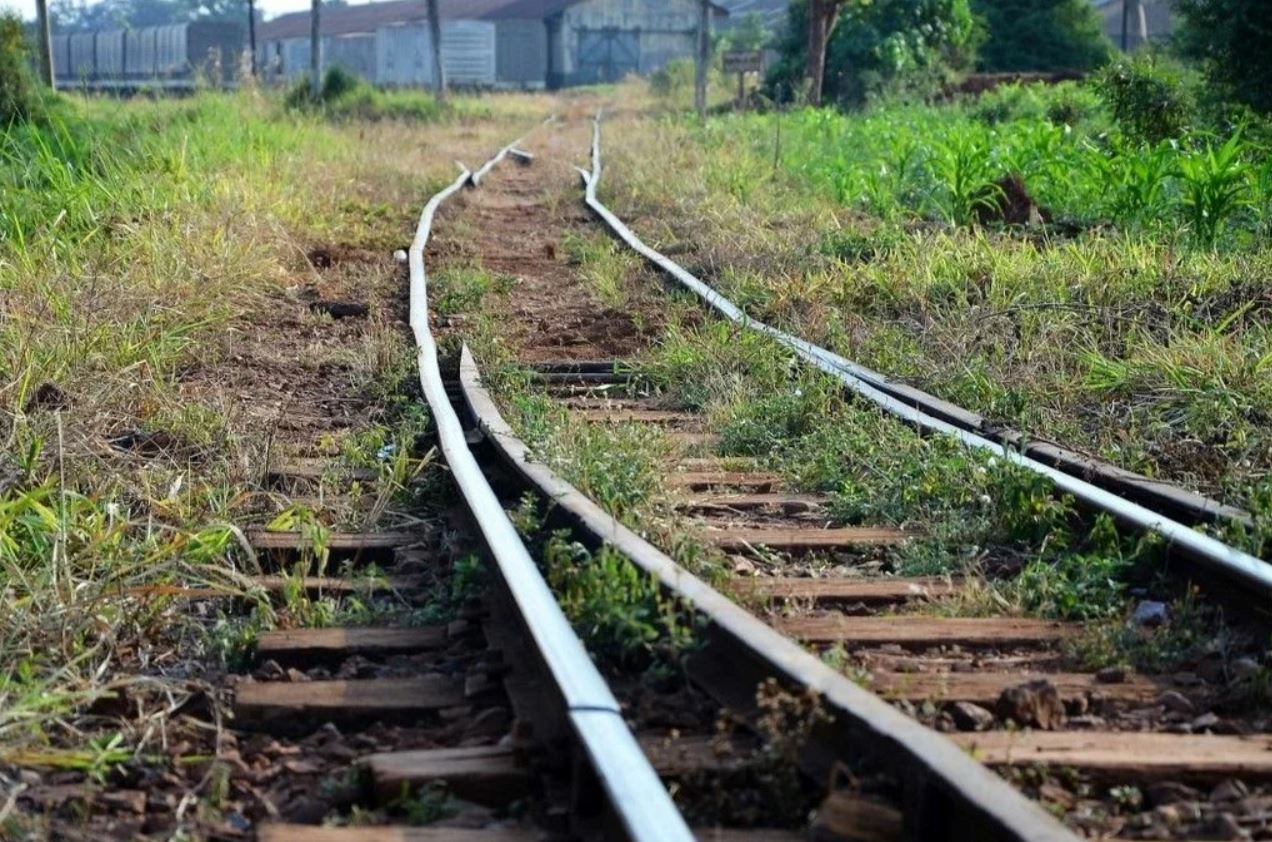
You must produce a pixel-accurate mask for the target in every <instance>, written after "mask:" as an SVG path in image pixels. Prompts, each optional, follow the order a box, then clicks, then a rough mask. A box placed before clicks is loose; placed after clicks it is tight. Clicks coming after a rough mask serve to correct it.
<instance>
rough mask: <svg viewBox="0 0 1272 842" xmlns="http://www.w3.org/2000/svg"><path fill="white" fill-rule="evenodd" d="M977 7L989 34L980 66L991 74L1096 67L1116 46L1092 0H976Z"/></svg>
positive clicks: (1089, 68)
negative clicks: (1106, 32) (1105, 32)
mask: <svg viewBox="0 0 1272 842" xmlns="http://www.w3.org/2000/svg"><path fill="white" fill-rule="evenodd" d="M1130 2H1131V0H1127V5H1128V7H1129V5H1130ZM972 11H974V12H975V13H976V15H977V16H978V17H980V19H981V20H982V21H983V22H984V25H985V30H986V35H987V37H986V39H985V43H984V45H983V46H982V47H981V50H980V61H979V62H978V66H979V67H980V69H982V70H985V71H989V72H991V73H1009V72H1019V71H1029V70H1091V69H1092V68H1095V67H1098V66H1100V65H1101V64H1103V63H1104V62H1106V61H1108V59H1109V56H1110V53H1111V51H1112V48H1113V44H1112V42H1111V41H1109V39H1108V36H1106V35H1105V34H1104V21H1103V20H1102V19H1101V17H1100V13H1099V11H1098V10H1097V9H1096V8H1095V6H1094V5H1093V4H1092V3H1091V0H973V2H972Z"/></svg>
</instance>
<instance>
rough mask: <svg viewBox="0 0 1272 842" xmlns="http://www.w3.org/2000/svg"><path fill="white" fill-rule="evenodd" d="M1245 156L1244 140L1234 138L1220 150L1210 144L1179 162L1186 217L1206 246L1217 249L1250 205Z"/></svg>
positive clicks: (1195, 234) (1194, 233) (1248, 172)
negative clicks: (1220, 239)
mask: <svg viewBox="0 0 1272 842" xmlns="http://www.w3.org/2000/svg"><path fill="white" fill-rule="evenodd" d="M1241 152H1242V148H1241V136H1240V135H1235V134H1234V135H1233V136H1232V137H1230V138H1229V139H1228V141H1227V142H1226V143H1224V144H1223V145H1222V146H1220V147H1218V148H1215V147H1214V146H1213V145H1211V144H1206V145H1205V146H1204V147H1202V148H1201V149H1198V150H1196V151H1194V152H1191V153H1189V154H1187V155H1184V156H1183V157H1181V158H1180V159H1179V181H1180V190H1181V192H1182V194H1183V197H1182V204H1183V209H1184V217H1185V219H1187V220H1188V226H1189V228H1190V229H1191V230H1192V233H1193V235H1194V236H1195V237H1196V238H1197V239H1198V240H1199V241H1200V242H1201V243H1202V244H1203V245H1207V246H1210V245H1213V244H1214V242H1215V240H1216V239H1217V238H1218V236H1219V233H1220V232H1221V231H1222V230H1223V228H1224V226H1226V225H1227V223H1228V222H1229V220H1231V219H1232V218H1233V217H1234V216H1235V215H1236V214H1237V213H1238V212H1239V211H1240V210H1241V209H1242V208H1243V207H1244V206H1245V205H1246V204H1247V203H1248V201H1249V198H1248V194H1249V174H1250V167H1249V165H1247V164H1246V163H1245V162H1244V161H1242V160H1241Z"/></svg>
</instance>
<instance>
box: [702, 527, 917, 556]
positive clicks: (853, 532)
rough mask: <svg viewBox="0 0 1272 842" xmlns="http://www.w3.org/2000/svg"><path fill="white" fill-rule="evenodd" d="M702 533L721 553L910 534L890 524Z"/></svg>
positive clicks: (826, 546)
mask: <svg viewBox="0 0 1272 842" xmlns="http://www.w3.org/2000/svg"><path fill="white" fill-rule="evenodd" d="M702 536H703V537H704V538H705V539H706V540H707V541H708V542H709V543H711V544H712V545H713V546H715V547H718V548H719V549H721V550H723V551H725V552H743V551H746V550H749V549H751V548H753V547H760V546H763V547H768V548H769V549H770V550H778V551H785V552H797V551H802V550H831V549H837V548H841V547H843V548H847V547H882V546H891V545H893V544H901V543H904V542H905V541H907V540H908V539H909V538H910V537H911V536H910V534H908V533H906V532H903V531H902V530H900V529H896V528H894V527H890V526H849V527H842V528H836V529H822V528H819V527H815V526H813V527H803V526H758V527H757V526H740V527H728V528H723V529H709V530H707V531H705V532H703V533H702Z"/></svg>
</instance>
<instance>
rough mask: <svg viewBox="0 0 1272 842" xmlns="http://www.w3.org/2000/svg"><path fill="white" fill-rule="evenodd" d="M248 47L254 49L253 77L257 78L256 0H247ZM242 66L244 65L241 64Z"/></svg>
mask: <svg viewBox="0 0 1272 842" xmlns="http://www.w3.org/2000/svg"><path fill="white" fill-rule="evenodd" d="M247 48H248V49H249V50H251V51H252V62H251V67H252V78H253V79H255V78H256V73H257V68H256V0H247ZM239 66H240V67H242V65H239Z"/></svg>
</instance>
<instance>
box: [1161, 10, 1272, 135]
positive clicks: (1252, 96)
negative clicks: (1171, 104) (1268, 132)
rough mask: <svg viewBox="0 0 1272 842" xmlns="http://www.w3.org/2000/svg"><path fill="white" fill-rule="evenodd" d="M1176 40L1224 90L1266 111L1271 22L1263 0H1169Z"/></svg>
mask: <svg viewBox="0 0 1272 842" xmlns="http://www.w3.org/2000/svg"><path fill="white" fill-rule="evenodd" d="M1175 10H1176V11H1177V12H1178V13H1179V18H1180V27H1179V41H1180V45H1181V47H1182V48H1183V51H1184V52H1185V54H1187V55H1190V56H1193V57H1195V58H1198V59H1201V60H1202V62H1204V64H1205V67H1206V73H1207V75H1208V76H1209V77H1210V79H1211V80H1212V81H1213V82H1214V83H1216V84H1217V85H1218V86H1219V87H1220V88H1222V89H1223V91H1224V93H1225V94H1227V95H1228V96H1231V97H1232V98H1233V99H1236V100H1237V101H1239V102H1244V103H1246V104H1247V105H1250V106H1251V107H1253V108H1255V109H1257V110H1259V111H1262V112H1264V113H1269V112H1272V26H1269V25H1268V3H1267V0H1175Z"/></svg>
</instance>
